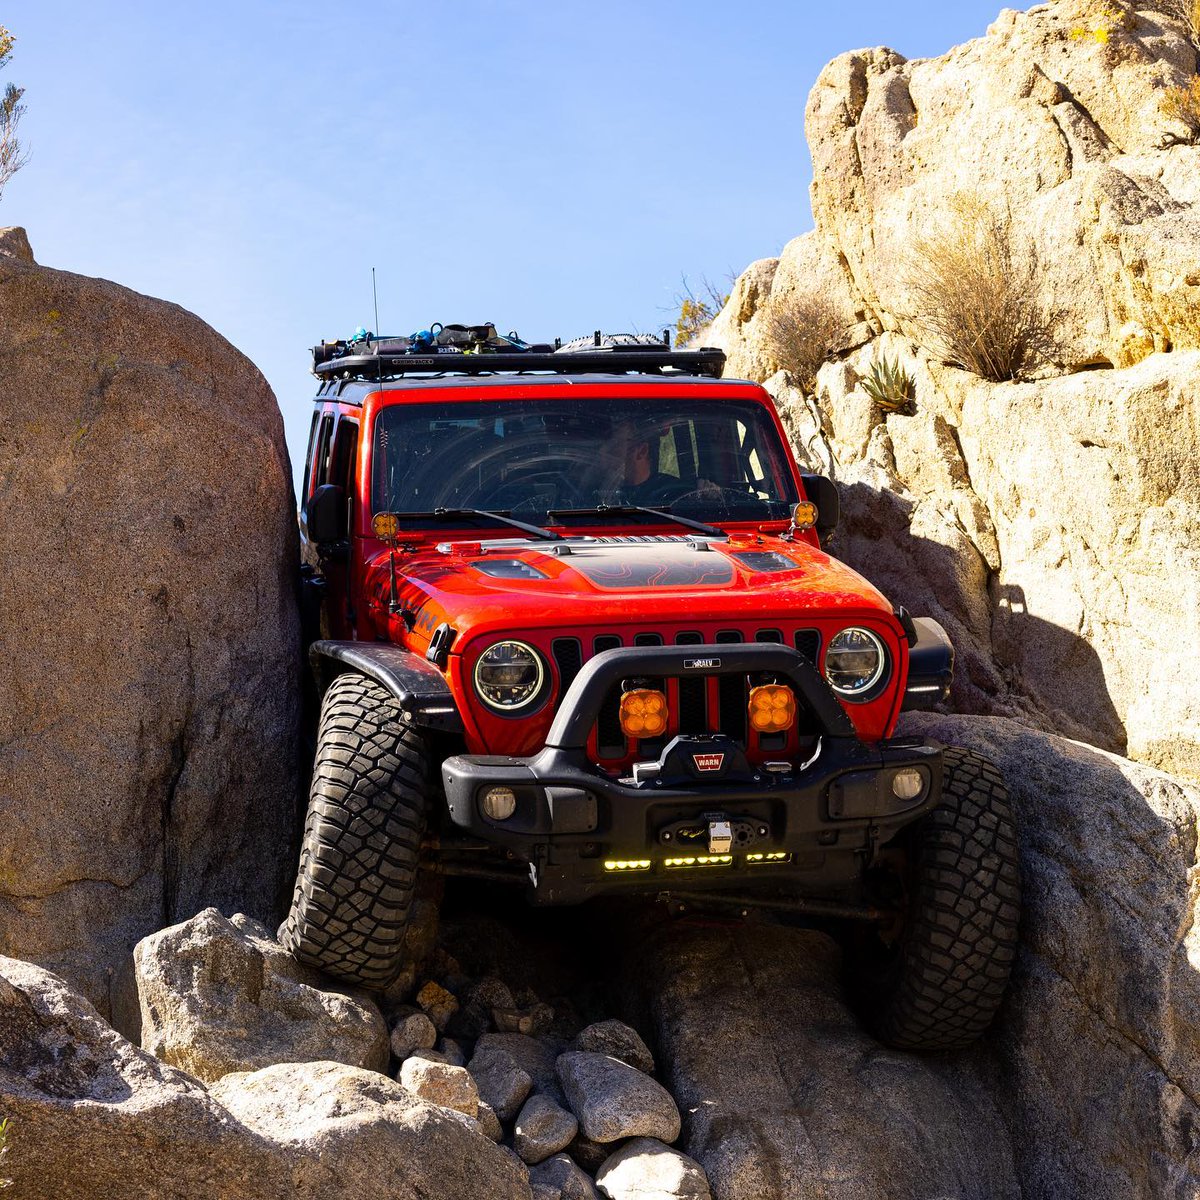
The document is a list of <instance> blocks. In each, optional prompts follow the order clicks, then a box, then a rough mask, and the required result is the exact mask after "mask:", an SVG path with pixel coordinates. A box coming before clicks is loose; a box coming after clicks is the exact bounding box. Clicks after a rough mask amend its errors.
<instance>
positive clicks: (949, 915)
mask: <svg viewBox="0 0 1200 1200" xmlns="http://www.w3.org/2000/svg"><path fill="white" fill-rule="evenodd" d="M909 847H910V857H911V877H910V882H909V904H908V913H907V917H906V920H905V923H904V929H903V932H902V934H901V936H900V939H899V944H898V945H897V946H896V947H895V949H894V950H893V951H892V953H891V954H890V955H889V956H887V958H886V960H880V959H876V960H875V962H874V964H873V965H872V963H871V960H870V958H869V957H868V958H867V959H866V960H865V961H863V962H861V963H860V964H859V966H860V968H861V969H860V972H859V979H858V984H859V990H860V995H861V996H862V999H863V1005H864V1009H865V1015H866V1017H867V1020H868V1022H869V1024H870V1025H871V1026H872V1028H873V1032H874V1033H875V1035H876V1036H877V1037H878V1038H879V1039H880V1041H883V1042H886V1043H887V1044H888V1045H890V1046H895V1047H897V1048H900V1049H907V1050H952V1049H959V1048H961V1047H963V1046H968V1045H970V1044H971V1043H972V1042H974V1041H975V1040H976V1039H977V1038H978V1037H979V1036H980V1034H982V1033H983V1031H984V1030H985V1029H987V1027H988V1026H989V1025H990V1024H991V1022H992V1019H993V1017H995V1015H996V1010H997V1009H998V1008H999V1006H1000V1002H1001V1000H1002V999H1003V997H1004V991H1005V988H1006V987H1007V985H1008V977H1009V974H1010V972H1011V970H1012V964H1013V959H1014V958H1015V956H1016V951H1017V923H1018V920H1019V918H1020V911H1021V883H1020V873H1019V868H1018V859H1017V838H1016V830H1015V827H1014V824H1013V819H1012V812H1011V810H1010V809H1009V804H1008V791H1007V789H1006V788H1005V786H1004V781H1003V779H1002V778H1001V776H1000V773H999V771H998V770H997V769H996V767H995V766H993V765H992V764H991V763H990V762H988V761H987V759H985V758H982V757H980V756H979V755H978V754H975V753H973V752H972V751H970V750H964V749H961V748H958V747H949V748H947V750H946V751H945V776H944V780H943V786H942V800H941V803H940V804H939V805H938V807H937V808H935V809H934V810H933V811H932V812H930V813H929V815H928V816H926V817H925V818H923V819H922V820H921V822H920V823H919V824H917V825H916V826H915V827H914V829H913V830H912V832H911V841H910V843H909Z"/></svg>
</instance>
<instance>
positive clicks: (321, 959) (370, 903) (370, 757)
mask: <svg viewBox="0 0 1200 1200" xmlns="http://www.w3.org/2000/svg"><path fill="white" fill-rule="evenodd" d="M428 776H429V754H428V751H427V748H426V746H425V741H424V739H423V737H422V736H421V734H420V732H419V731H418V730H416V729H415V728H414V727H413V726H412V725H410V724H409V723H408V720H407V718H406V716H405V714H404V713H403V712H402V711H401V709H400V707H399V705H398V704H397V703H396V700H395V697H394V696H392V694H391V693H390V692H388V691H387V690H386V689H385V688H383V687H382V686H380V685H379V684H378V683H376V682H375V681H374V680H372V679H368V678H366V676H363V675H358V674H355V673H347V674H344V675H339V676H338V677H337V678H336V679H334V681H333V682H332V683H331V684H330V685H329V690H328V691H327V692H326V693H325V698H324V700H323V702H322V704H321V720H320V725H319V726H318V729H317V751H316V760H315V763H314V766H313V777H312V784H311V787H310V790H309V801H308V815H307V817H306V819H305V823H304V841H303V844H302V846H301V851H300V869H299V872H298V873H297V876H296V889H295V892H294V894H293V897H292V907H291V911H290V912H289V913H288V917H287V920H286V921H284V923H283V925H282V926H281V927H280V929H279V940H280V942H281V943H282V944H283V945H284V946H285V947H286V948H287V949H288V950H290V951H291V953H292V954H293V955H294V956H295V957H296V958H297V959H299V960H300V961H301V962H303V963H307V964H308V965H309V966H313V967H318V968H319V969H320V970H322V971H325V972H327V973H328V974H330V975H334V976H337V977H338V978H339V979H344V980H347V981H349V982H351V983H356V984H360V985H362V986H365V987H371V988H381V987H385V986H386V985H387V984H388V983H390V982H391V981H392V979H394V978H395V977H396V975H397V973H398V972H399V971H400V969H401V968H402V967H403V966H404V961H405V932H406V930H407V928H408V917H409V908H410V905H411V904H412V898H413V891H414V888H415V886H416V880H417V863H418V857H419V853H420V845H421V830H422V827H423V825H424V820H425V797H426V792H427V788H428Z"/></svg>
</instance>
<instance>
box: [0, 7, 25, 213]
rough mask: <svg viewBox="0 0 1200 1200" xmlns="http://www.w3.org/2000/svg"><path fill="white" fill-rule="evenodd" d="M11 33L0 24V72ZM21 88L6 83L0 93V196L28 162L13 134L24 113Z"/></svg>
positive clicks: (9, 49) (10, 45) (9, 54)
mask: <svg viewBox="0 0 1200 1200" xmlns="http://www.w3.org/2000/svg"><path fill="white" fill-rule="evenodd" d="M14 40H15V39H14V38H13V35H12V34H11V33H9V32H8V30H7V29H5V28H4V26H3V25H0V71H2V70H3V69H4V68H5V67H6V66H7V65H8V60H9V58H11V57H12V48H13V42H14ZM24 94H25V89H24V88H19V87H15V86H14V85H13V84H11V83H10V84H9V85H8V86H7V87H6V88H5V89H4V91H3V92H0V195H2V194H3V192H4V185H5V184H6V183H7V182H8V181H9V180H10V179H11V178H12V177H13V176H14V175H15V174H16V173H17V172H18V171H19V170H20V169H21V168H22V167H23V166H24V165H25V164H26V163H27V162H28V161H29V151H28V150H27V149H26V148H25V147H24V146H23V145H22V144H21V141H20V139H19V138H18V137H17V126H18V125H19V124H20V123H21V118H22V117H23V116H24V115H25V105H23V104H22V103H21V97H22V96H23V95H24Z"/></svg>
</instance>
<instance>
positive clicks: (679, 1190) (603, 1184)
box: [596, 1138, 712, 1200]
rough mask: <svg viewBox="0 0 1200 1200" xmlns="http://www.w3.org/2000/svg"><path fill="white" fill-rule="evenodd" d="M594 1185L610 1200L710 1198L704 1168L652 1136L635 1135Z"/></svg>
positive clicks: (690, 1199) (609, 1160) (704, 1199)
mask: <svg viewBox="0 0 1200 1200" xmlns="http://www.w3.org/2000/svg"><path fill="white" fill-rule="evenodd" d="M596 1186H597V1187H598V1188H599V1189H600V1191H601V1193H602V1194H603V1195H604V1196H607V1197H608V1198H609V1200H712V1192H711V1190H710V1189H709V1186H708V1176H707V1175H705V1174H704V1168H703V1167H702V1166H701V1165H700V1164H699V1163H698V1162H696V1161H695V1160H694V1159H691V1158H688V1156H687V1155H686V1154H680V1153H679V1151H678V1150H672V1149H671V1147H670V1146H664V1145H663V1144H662V1142H659V1141H655V1140H654V1139H653V1138H634V1140H633V1141H631V1142H626V1144H625V1145H624V1146H622V1147H621V1148H620V1149H619V1150H618V1151H617V1152H616V1153H615V1154H613V1155H612V1157H610V1158H609V1159H608V1161H607V1162H605V1164H604V1165H603V1166H602V1167H601V1168H600V1170H599V1172H598V1173H597V1175H596Z"/></svg>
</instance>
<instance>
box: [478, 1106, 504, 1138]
mask: <svg viewBox="0 0 1200 1200" xmlns="http://www.w3.org/2000/svg"><path fill="white" fill-rule="evenodd" d="M475 1120H477V1121H478V1122H479V1127H480V1128H481V1129H482V1130H483V1132H484V1136H485V1137H489V1138H491V1139H492V1141H493V1142H499V1141H502V1140H503V1139H504V1126H503V1125H501V1124H500V1118H499V1117H498V1116H496V1110H495V1109H494V1108H493V1107H492V1106H491V1105H490V1104H489V1103H488V1102H487V1101H486V1100H480V1101H479V1110H478V1112H476V1114H475Z"/></svg>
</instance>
